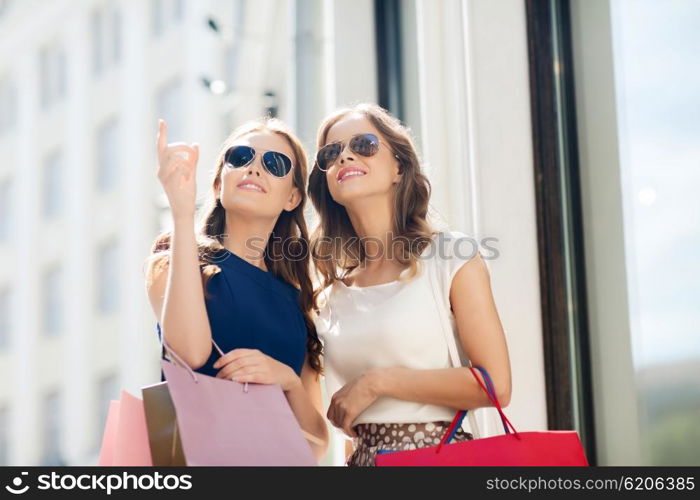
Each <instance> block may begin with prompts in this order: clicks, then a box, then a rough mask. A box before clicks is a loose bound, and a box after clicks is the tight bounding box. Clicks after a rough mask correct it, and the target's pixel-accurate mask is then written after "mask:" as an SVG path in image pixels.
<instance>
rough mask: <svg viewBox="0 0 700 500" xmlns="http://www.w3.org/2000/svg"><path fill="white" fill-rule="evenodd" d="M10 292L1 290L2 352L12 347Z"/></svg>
mask: <svg viewBox="0 0 700 500" xmlns="http://www.w3.org/2000/svg"><path fill="white" fill-rule="evenodd" d="M11 297H12V296H11V294H10V290H8V289H5V290H0V351H2V350H4V349H6V348H7V347H8V346H9V345H10V334H11V328H12V324H11V316H10V315H11V314H12V307H11V304H10V301H11Z"/></svg>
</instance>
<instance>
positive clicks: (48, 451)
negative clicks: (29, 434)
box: [41, 392, 65, 466]
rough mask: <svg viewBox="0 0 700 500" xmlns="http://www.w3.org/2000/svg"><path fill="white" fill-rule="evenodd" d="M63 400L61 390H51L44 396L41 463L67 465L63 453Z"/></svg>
mask: <svg viewBox="0 0 700 500" xmlns="http://www.w3.org/2000/svg"><path fill="white" fill-rule="evenodd" d="M62 406H63V405H62V401H61V394H60V393H59V392H51V393H49V394H47V395H46V396H45V397H44V402H43V408H42V418H43V419H44V421H43V425H42V427H43V428H42V431H43V432H42V438H43V440H42V444H43V448H44V451H43V454H42V459H41V465H45V466H59V465H65V463H64V461H63V457H62V453H61V426H62V425H61V424H62V420H63V419H62V415H61V413H62V411H63V408H62Z"/></svg>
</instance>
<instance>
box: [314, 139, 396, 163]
mask: <svg viewBox="0 0 700 500" xmlns="http://www.w3.org/2000/svg"><path fill="white" fill-rule="evenodd" d="M380 144H384V143H383V142H382V141H380V140H379V138H378V137H377V136H376V135H374V134H357V135H354V136H352V138H351V139H350V143H349V144H348V146H349V147H350V151H352V152H353V153H357V154H358V155H361V156H364V157H370V156H374V155H376V154H377V151H379V145H380ZM343 149H345V143H343V142H341V141H336V142H330V143H328V144H326V145H325V146H323V147H322V148H321V149H319V150H318V153H316V164H317V165H318V168H319V170H321V171H322V172H326V171H327V170H328V169H329V168H331V167H332V166H333V163H334V162H335V160H337V159H338V156H340V153H342V152H343ZM394 157H395V158H398V156H397V155H394Z"/></svg>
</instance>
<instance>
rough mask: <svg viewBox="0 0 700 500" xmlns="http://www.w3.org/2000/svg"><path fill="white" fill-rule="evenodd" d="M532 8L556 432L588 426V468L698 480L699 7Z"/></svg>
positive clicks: (621, 0)
mask: <svg viewBox="0 0 700 500" xmlns="http://www.w3.org/2000/svg"><path fill="white" fill-rule="evenodd" d="M527 6H528V11H529V12H541V13H542V14H546V15H542V16H539V17H536V19H537V21H542V22H541V23H532V24H531V26H530V30H529V34H530V35H531V36H529V39H530V40H533V41H532V42H531V43H532V45H531V47H530V53H531V54H537V53H538V50H542V51H544V49H543V47H547V46H550V45H551V46H552V47H551V48H550V49H551V50H549V51H548V52H546V53H545V54H544V55H545V56H548V57H541V58H536V60H535V64H533V63H531V68H530V69H531V74H534V75H535V76H534V77H533V81H536V82H538V84H537V85H533V87H532V88H533V89H539V91H537V90H536V91H535V92H534V95H535V97H534V98H533V100H532V102H533V103H535V106H534V107H533V110H534V111H533V122H534V123H535V126H534V127H533V130H535V131H536V132H535V134H534V139H535V140H534V145H535V148H534V149H535V158H536V165H537V164H542V165H544V166H545V167H546V166H548V165H552V166H553V167H557V168H551V169H550V168H544V167H542V168H540V167H537V170H536V175H537V174H540V173H544V175H542V176H539V177H541V181H538V183H537V189H538V196H537V198H538V205H540V201H539V199H540V198H541V199H543V200H545V203H544V204H542V206H541V207H538V213H540V214H546V218H543V219H541V220H540V222H541V223H542V226H541V227H542V228H543V229H542V233H543V234H545V235H547V234H549V235H550V236H549V237H545V240H544V241H543V242H542V247H543V249H544V250H542V254H541V255H542V256H543V257H544V258H541V260H540V262H544V263H545V264H546V266H545V268H546V269H549V270H551V271H559V272H558V274H555V273H554V272H549V273H547V274H543V276H544V277H548V278H551V279H547V280H542V283H543V284H544V285H543V286H544V287H546V288H547V290H548V292H550V293H549V294H548V297H551V298H552V299H553V300H551V301H550V303H549V304H546V303H544V302H543V304H546V305H545V307H543V309H548V310H558V311H561V312H560V313H559V312H557V314H548V315H547V318H545V321H543V324H544V325H549V326H547V327H546V328H547V329H548V330H550V331H551V334H549V335H547V336H546V339H545V340H546V342H545V345H550V346H554V348H551V347H550V348H549V352H545V358H546V359H547V363H546V367H547V369H548V372H550V373H551V374H553V375H559V374H563V375H564V376H563V377H556V378H555V377H551V382H550V383H551V392H552V393H554V394H559V396H560V397H559V398H558V400H559V401H561V405H557V404H556V403H557V402H556V401H554V403H555V404H554V406H553V407H548V413H549V414H550V415H554V416H555V417H557V414H561V417H560V418H557V419H552V418H550V424H551V423H552V422H554V423H555V424H556V425H557V427H555V428H571V427H570V426H569V425H567V426H566V427H562V426H561V424H560V422H562V421H564V419H565V418H567V417H566V413H565V412H564V411H561V412H560V411H555V410H558V409H559V408H561V409H562V410H567V407H569V408H568V413H569V414H574V415H578V414H580V415H581V417H582V418H581V420H582V421H583V422H586V421H590V422H591V423H594V424H595V425H594V427H591V429H592V430H594V431H595V432H592V433H588V436H585V437H586V438H587V441H588V442H589V443H591V444H594V445H595V446H594V451H595V453H594V454H593V456H589V459H590V460H591V461H592V464H594V465H607V466H609V465H613V466H616V465H645V466H646V465H662V466H674V465H677V466H682V465H697V464H698V463H700V431H699V430H698V428H697V425H696V423H697V421H698V415H700V375H699V374H700V329H698V325H700V314H699V311H700V310H699V309H698V307H697V301H698V297H699V296H700V287H698V283H697V280H696V279H693V278H692V277H694V276H697V275H698V274H700V263H699V261H698V259H697V255H698V254H700V225H698V222H697V217H694V216H693V215H692V214H694V213H697V212H698V207H699V206H700V205H698V198H697V196H696V193H695V192H694V187H695V186H697V185H698V183H699V182H700V175H699V173H698V172H699V169H698V168H697V166H698V162H697V159H698V158H699V157H700V149H699V147H698V141H697V131H698V130H700V114H699V113H698V112H697V102H698V100H697V87H698V84H700V79H699V78H698V72H697V71H696V70H695V68H698V67H699V65H700V52H698V51H697V49H696V47H697V45H698V42H700V34H699V33H700V32H698V30H697V29H696V26H697V24H698V21H699V20H700V4H698V3H697V2H694V1H692V0H678V1H675V2H673V3H672V6H671V5H669V3H668V2H663V3H660V2H656V1H653V0H601V1H597V2H589V1H585V0H574V1H571V2H568V1H552V2H537V1H536V0H528V2H527ZM540 29H541V31H540ZM552 40H554V41H553V42H552ZM572 68H573V71H572ZM547 81H549V86H548V85H546V84H545V85H543V82H544V83H547ZM538 110H539V113H540V114H542V115H544V116H545V118H546V119H541V118H538V114H537V113H538ZM553 174H556V176H555V175H553ZM548 200H549V201H548ZM551 229H554V230H553V231H551ZM547 257H552V258H551V259H548V258H547ZM558 261H560V262H558ZM556 293H558V295H555V294H556ZM557 320H558V321H557ZM562 325H563V326H562ZM579 340H581V341H579ZM567 344H570V345H573V346H574V347H573V348H571V347H570V348H568V349H567ZM584 347H585V349H583V348H584ZM551 359H556V360H558V362H557V364H556V365H554V366H553V363H552V361H551ZM567 359H568V360H573V361H567ZM559 366H561V367H563V368H566V370H558V369H557V368H558V367H559ZM567 379H568V380H567ZM591 380H596V381H599V382H600V383H596V384H590V383H589V381H591ZM577 386H578V387H577ZM585 387H589V388H590V392H589V391H588V390H585V391H584V390H582V389H583V388H585ZM580 409H583V410H580ZM565 425H566V424H565ZM585 427H586V428H588V427H589V426H588V425H586V426H585Z"/></svg>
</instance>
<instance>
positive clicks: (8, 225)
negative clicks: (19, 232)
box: [0, 179, 12, 243]
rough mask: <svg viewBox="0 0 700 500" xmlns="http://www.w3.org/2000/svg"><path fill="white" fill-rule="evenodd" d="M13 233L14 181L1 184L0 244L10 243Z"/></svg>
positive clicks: (5, 181) (8, 180) (7, 180)
mask: <svg viewBox="0 0 700 500" xmlns="http://www.w3.org/2000/svg"><path fill="white" fill-rule="evenodd" d="M11 232H12V181H11V180H10V179H6V180H4V181H2V182H0V243H7V242H9V241H10V233H11Z"/></svg>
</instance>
